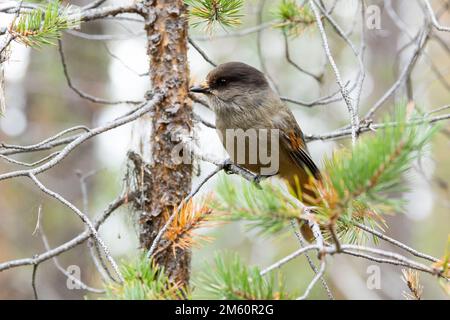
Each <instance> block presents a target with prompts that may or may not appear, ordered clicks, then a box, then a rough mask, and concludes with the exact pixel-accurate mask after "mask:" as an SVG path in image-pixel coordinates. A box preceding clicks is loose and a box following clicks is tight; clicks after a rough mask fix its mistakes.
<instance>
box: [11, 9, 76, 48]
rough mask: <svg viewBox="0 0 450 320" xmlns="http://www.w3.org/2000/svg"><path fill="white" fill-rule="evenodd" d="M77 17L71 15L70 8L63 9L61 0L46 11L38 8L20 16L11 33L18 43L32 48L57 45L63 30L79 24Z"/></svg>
mask: <svg viewBox="0 0 450 320" xmlns="http://www.w3.org/2000/svg"><path fill="white" fill-rule="evenodd" d="M79 22H80V21H79V20H78V19H77V18H76V15H73V14H72V15H70V17H69V7H65V8H61V4H60V0H53V1H51V2H49V3H48V5H47V7H46V8H45V9H43V8H40V7H37V8H36V9H33V10H31V11H29V12H24V13H21V14H20V15H19V18H18V20H16V19H15V20H14V21H13V23H12V24H11V25H10V27H9V30H8V31H9V32H10V33H11V35H12V36H13V37H14V39H15V40H16V41H18V42H21V43H23V44H25V45H27V46H31V47H41V46H43V45H55V44H56V40H58V39H60V37H61V32H62V31H63V30H66V29H69V28H73V27H75V26H77V25H78V24H79Z"/></svg>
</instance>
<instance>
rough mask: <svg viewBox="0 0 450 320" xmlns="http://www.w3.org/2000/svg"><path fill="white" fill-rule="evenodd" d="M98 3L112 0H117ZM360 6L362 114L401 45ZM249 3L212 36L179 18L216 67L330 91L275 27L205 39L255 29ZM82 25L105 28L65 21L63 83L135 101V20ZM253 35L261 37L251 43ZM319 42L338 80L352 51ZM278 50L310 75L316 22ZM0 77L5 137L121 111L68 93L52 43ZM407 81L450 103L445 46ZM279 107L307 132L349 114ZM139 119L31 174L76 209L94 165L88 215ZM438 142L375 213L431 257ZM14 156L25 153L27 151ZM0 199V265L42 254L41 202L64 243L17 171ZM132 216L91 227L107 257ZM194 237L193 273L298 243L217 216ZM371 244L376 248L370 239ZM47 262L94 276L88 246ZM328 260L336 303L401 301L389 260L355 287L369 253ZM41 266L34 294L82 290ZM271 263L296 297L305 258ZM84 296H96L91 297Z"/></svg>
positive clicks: (203, 140)
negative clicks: (38, 231)
mask: <svg viewBox="0 0 450 320" xmlns="http://www.w3.org/2000/svg"><path fill="white" fill-rule="evenodd" d="M1 2H2V1H1V0H0V3H1ZM88 2H89V1H87V0H86V1H76V0H74V1H70V3H71V4H74V5H79V6H81V5H84V4H86V3H88ZM108 2H109V3H119V2H120V0H110V1H108ZM122 2H124V3H127V2H128V1H126V0H124V1H122ZM278 3H279V1H266V3H265V6H264V10H263V14H262V21H263V22H269V21H272V20H274V19H276V8H277V4H278ZM391 3H392V6H393V8H394V10H395V11H396V12H397V14H398V15H399V16H400V17H401V18H402V19H403V21H405V22H406V24H407V26H408V28H409V29H410V30H411V34H415V33H416V32H417V30H418V29H419V27H420V25H421V23H422V22H423V13H422V11H421V9H420V7H419V6H417V4H416V2H415V1H409V0H408V1H407V0H393V1H391ZM367 4H368V5H369V4H376V5H379V6H380V8H381V20H380V21H381V29H379V30H376V29H375V30H368V31H367V34H366V36H367V44H368V48H367V52H366V55H367V56H366V66H367V70H368V74H367V76H366V77H367V78H366V81H365V84H364V89H363V96H362V101H361V108H362V110H361V114H364V113H365V112H366V111H367V110H368V109H369V108H370V107H371V106H372V105H373V103H374V102H375V101H376V100H377V99H378V98H379V96H380V95H381V94H382V93H384V92H385V91H386V90H387V89H388V88H389V87H390V86H391V84H392V83H393V82H394V81H395V80H396V79H397V77H398V75H399V72H400V70H401V66H402V62H403V61H404V59H406V57H408V56H409V54H410V53H411V51H410V50H408V49H407V50H404V51H402V53H401V54H399V53H398V49H399V48H400V47H402V46H403V45H404V44H405V43H406V42H407V41H409V38H408V37H407V35H405V34H403V33H402V32H401V30H400V29H399V28H398V27H397V26H396V24H395V23H394V22H393V20H392V19H391V18H390V17H389V15H388V14H387V13H386V10H385V9H384V7H383V1H367ZM433 4H434V7H435V9H436V11H439V10H440V11H441V12H442V10H444V11H443V13H441V17H440V21H441V22H442V23H443V24H445V25H449V24H450V9H449V8H450V1H444V0H439V1H434V3H433ZM260 6H261V1H257V0H252V1H245V6H244V10H243V12H242V13H243V14H244V16H243V17H242V21H243V24H242V25H241V26H239V27H237V28H230V29H226V30H223V29H221V28H218V29H217V30H215V31H214V32H213V36H212V37H209V36H207V34H206V33H205V31H204V30H203V29H202V28H192V27H191V36H192V37H193V38H194V39H195V38H196V37H198V38H204V39H198V40H197V41H196V42H197V44H198V45H199V46H200V47H201V48H202V49H203V50H204V51H205V52H207V53H208V56H209V57H211V58H212V59H213V60H214V61H215V62H216V63H222V62H227V61H242V62H246V63H248V64H250V65H253V66H254V67H257V68H259V69H263V68H265V69H266V70H267V73H268V74H270V76H271V78H272V79H273V81H274V83H276V84H277V87H278V88H279V90H280V92H281V95H282V96H288V97H291V98H294V99H301V100H303V101H310V100H314V99H316V98H317V97H320V96H323V95H326V94H329V93H332V92H334V91H335V90H336V83H335V81H334V77H333V76H332V73H331V70H330V69H329V68H327V69H326V70H327V71H326V76H325V79H327V80H326V82H325V83H324V84H319V83H318V82H317V81H315V80H314V79H313V78H311V77H309V76H307V75H305V74H302V73H299V72H298V71H297V70H296V69H295V68H293V67H292V66H291V65H290V64H289V63H287V61H286V58H285V47H284V46H285V43H284V38H283V34H282V32H281V30H280V29H279V28H276V27H270V28H265V29H263V30H261V32H260V33H250V34H246V35H242V36H238V37H215V36H214V35H217V34H219V35H224V34H227V33H233V32H236V31H237V30H239V29H245V28H247V27H251V26H254V25H256V24H258V23H259V22H258V21H259V19H260V17H259V16H258V10H259V8H260ZM357 7H358V1H357V0H343V1H340V2H339V4H338V6H337V7H336V9H335V11H334V17H335V19H336V20H337V22H338V23H339V24H341V25H342V26H343V27H344V28H345V30H347V29H349V28H350V27H351V23H352V21H353V17H354V16H355V15H357V14H358V13H357V11H356V10H357ZM9 19H10V16H6V15H2V14H1V13H0V26H6V25H8V23H9V22H10V20H9ZM80 31H81V32H83V33H87V34H96V35H98V34H102V35H112V37H111V38H108V36H106V37H100V39H97V38H95V37H94V39H84V38H82V37H80V36H78V35H77V34H76V33H77V31H74V30H69V31H68V32H64V33H63V37H62V40H63V46H64V51H65V54H66V60H67V65H68V70H69V72H70V74H71V78H72V81H73V82H74V83H75V84H76V85H77V86H78V87H80V88H82V89H83V90H84V91H86V92H89V93H91V94H92V95H95V96H99V97H105V98H107V99H111V100H114V99H131V100H140V99H142V97H143V96H144V94H145V92H146V91H147V90H148V89H149V81H148V77H147V76H145V75H143V74H145V73H146V72H147V69H148V57H147V55H146V38H145V35H144V32H143V26H142V23H139V22H131V21H129V22H127V21H120V22H117V21H113V20H108V19H105V20H102V21H101V22H98V21H97V22H90V23H86V24H83V27H82V30H80ZM358 32H359V31H358ZM259 37H260V38H259ZM440 37H442V38H443V39H444V41H445V43H444V46H447V50H448V46H449V44H450V34H448V33H441V34H440ZM103 38H104V39H103ZM258 38H259V40H258ZM105 39H106V40H105ZM100 40H103V41H100ZM258 41H260V44H261V46H260V49H258ZM330 41H331V47H332V51H333V54H334V57H335V58H336V60H337V63H338V65H339V66H340V68H341V71H342V73H343V75H344V76H345V77H346V78H348V77H350V76H354V75H355V74H356V72H357V71H358V66H357V63H356V62H355V59H354V57H353V54H352V52H351V51H350V50H349V49H348V47H346V46H345V45H344V43H343V42H342V41H340V40H337V39H336V38H331V39H330ZM289 46H290V55H291V57H292V59H293V60H295V61H296V63H298V64H299V65H300V66H302V67H303V68H304V69H306V70H308V71H311V72H312V73H315V74H319V73H320V72H321V71H322V69H323V67H324V65H325V64H326V57H325V55H324V54H323V48H322V45H321V41H320V36H319V33H318V31H317V29H316V28H315V27H311V28H306V29H305V30H303V31H302V32H301V33H300V34H298V35H296V36H290V37H289ZM259 50H260V52H259V53H258V51H259ZM261 56H262V57H263V58H264V60H263V61H261ZM429 57H432V60H433V63H434V65H435V67H436V68H438V69H439V70H440V71H441V73H442V75H443V78H438V77H437V76H436V73H434V72H433V71H432V68H431V67H430V63H429ZM189 62H190V68H191V78H192V82H198V81H200V80H201V79H203V78H204V77H205V75H206V74H207V73H208V71H209V70H210V69H211V66H210V65H209V64H208V63H207V62H205V60H204V59H203V58H202V57H201V56H200V55H199V54H198V52H197V51H196V50H194V49H193V48H190V50H189ZM262 63H263V65H262ZM5 77H6V102H7V109H6V113H5V114H4V115H3V116H2V117H1V118H0V141H1V142H4V143H9V144H30V143H34V142H37V141H40V140H42V139H44V138H45V137H48V136H51V135H52V134H55V133H57V132H59V131H61V130H63V129H64V128H67V127H71V126H75V125H81V124H82V125H86V126H88V127H92V126H95V125H96V124H99V123H104V122H105V121H107V120H108V119H113V118H115V117H117V116H118V115H120V114H122V113H123V112H126V111H127V110H128V108H130V107H129V106H127V105H111V106H108V105H100V104H93V103H90V102H87V101H86V100H83V99H81V98H80V97H79V96H77V95H76V94H75V93H74V92H73V91H71V90H70V89H69V87H68V86H67V83H66V79H65V77H64V74H63V69H62V66H61V63H60V57H59V54H58V51H57V48H56V47H54V46H45V47H43V48H41V49H39V50H34V49H30V48H29V47H26V46H24V45H21V44H17V43H14V44H13V46H12V51H11V58H10V60H9V61H8V62H7V63H6V65H5ZM412 79H413V83H414V91H413V92H414V100H415V101H416V104H417V106H418V107H420V108H422V109H423V110H425V111H426V110H431V109H433V108H436V107H439V106H443V105H446V104H448V103H449V101H450V54H449V52H448V51H446V50H445V48H443V45H442V43H439V42H437V41H433V40H432V41H430V43H429V45H428V47H427V55H426V56H424V55H422V56H421V57H420V58H419V61H418V65H417V67H416V68H415V71H414V73H413V75H412ZM404 97H405V93H404V91H399V92H398V94H397V97H396V98H395V99H397V100H398V101H402V100H404ZM395 99H391V100H390V101H389V102H388V103H387V104H386V106H384V107H383V112H381V113H380V114H382V113H385V112H388V110H392V107H393V105H394V100H395ZM290 107H291V108H292V110H293V112H294V114H295V116H296V117H297V120H298V122H299V123H300V125H301V126H302V129H303V131H304V132H305V133H306V134H320V133H324V132H330V131H333V130H334V129H337V128H339V127H342V126H343V125H346V124H347V123H348V113H347V110H346V107H345V105H344V103H343V102H342V101H340V102H337V103H332V104H329V105H324V106H320V105H319V106H314V107H302V106H298V105H294V104H292V105H291V104H290ZM195 108H196V110H197V112H198V113H199V114H200V115H202V116H203V117H204V118H205V119H209V120H210V121H212V122H213V119H214V118H213V117H214V116H213V114H212V112H211V111H209V110H208V109H206V108H204V107H202V106H200V105H195ZM145 121H148V118H145V117H144V118H142V119H140V120H139V121H138V122H137V123H135V124H131V125H126V126H124V127H121V128H118V129H115V130H113V131H110V132H107V133H105V134H103V135H101V136H99V137H97V138H95V139H93V140H91V141H89V142H88V143H86V144H84V145H83V146H82V147H81V149H79V150H78V151H77V152H74V153H72V154H71V155H69V157H68V158H67V159H65V160H64V161H63V162H62V163H61V164H60V165H59V166H58V167H56V168H55V169H54V170H51V171H49V172H47V173H45V174H44V175H43V176H42V181H43V182H45V183H46V184H47V185H49V186H51V187H52V188H53V189H55V190H58V191H59V192H60V193H61V194H63V195H64V196H65V197H67V198H68V199H69V200H70V201H72V202H73V203H75V204H77V205H78V206H79V207H81V206H82V193H81V184H80V174H81V175H85V174H89V173H93V174H92V175H91V176H89V178H87V180H86V181H87V187H88V194H89V215H90V216H91V217H93V216H95V215H96V214H98V213H99V212H100V211H101V210H102V209H103V208H104V207H105V205H106V204H107V203H108V202H109V201H110V200H112V199H114V197H115V196H116V195H117V194H119V193H120V191H121V189H122V187H123V177H124V173H125V171H126V153H127V150H129V149H136V147H137V146H136V141H137V140H136V136H137V135H138V131H139V130H142V127H145V125H144V126H143V125H142V123H143V122H144V123H145ZM196 129H197V130H198V131H197V132H198V134H199V139H200V145H201V147H202V148H203V149H205V151H206V152H208V153H215V154H217V155H220V156H222V155H224V151H223V150H222V147H221V144H220V143H219V140H218V138H217V137H216V134H215V132H214V130H213V129H210V128H206V127H204V126H202V125H200V124H198V125H197V127H196ZM347 144H349V139H346V140H336V141H314V142H311V143H309V148H310V151H311V153H312V157H313V159H314V160H315V162H316V163H318V164H319V165H320V164H321V159H322V158H323V156H324V155H325V154H331V152H332V151H333V150H334V149H335V148H337V147H339V146H340V145H347ZM449 150H450V127H449V124H448V123H445V122H444V123H443V128H442V131H441V133H439V134H438V135H436V136H435V138H434V140H433V143H432V146H431V152H430V153H429V156H427V157H425V158H423V159H421V161H420V163H419V162H418V163H416V164H415V166H414V170H411V171H410V172H409V173H408V175H407V176H406V177H405V183H406V184H407V185H408V186H409V188H410V190H411V191H410V192H408V193H406V194H404V198H405V199H406V200H407V201H408V203H407V206H406V210H405V212H403V213H400V212H399V213H398V214H396V215H393V216H389V217H387V218H386V219H387V224H388V225H389V229H388V230H387V234H389V235H390V236H392V237H393V238H395V239H398V240H400V241H402V242H404V243H407V244H409V245H410V246H412V247H414V248H416V249H418V250H419V251H422V252H426V253H428V254H430V255H433V256H436V257H440V256H442V254H443V253H444V251H445V243H446V240H447V236H448V233H449V226H450V189H449V188H450V187H449V183H450V152H449ZM21 159H22V160H27V159H29V158H27V156H25V157H22V158H21ZM12 168H13V165H11V164H9V163H7V162H3V161H1V162H0V172H6V171H9V170H11V169H12ZM212 168H213V167H212V166H211V165H209V164H204V163H201V166H200V167H199V168H198V170H196V171H197V173H198V174H199V176H197V177H195V178H194V181H193V185H196V182H197V181H199V179H201V177H204V175H205V174H206V173H207V172H209V171H210V170H211V169H212ZM236 179H240V178H238V177H236ZM216 182H217V179H216V178H214V179H212V180H211V181H209V182H208V184H207V186H206V188H205V189H203V190H202V192H201V194H200V195H198V196H200V197H201V196H202V195H205V194H206V193H208V192H214V186H215V184H216ZM0 204H1V209H0V261H7V260H11V259H16V258H21V257H31V256H33V255H34V254H36V253H38V252H42V251H44V249H45V248H44V246H43V244H42V241H41V239H40V237H39V236H34V235H33V234H32V233H33V230H34V228H35V225H36V220H37V214H38V208H39V206H40V205H42V214H43V216H42V227H43V229H44V230H45V232H46V234H47V237H48V238H49V242H50V245H51V246H55V245H57V244H59V243H62V242H64V241H66V240H68V239H70V238H71V237H73V236H75V235H76V234H78V233H79V232H80V231H81V230H82V229H83V228H84V227H83V225H82V223H81V222H80V221H79V219H78V218H77V217H75V216H74V215H72V214H69V213H67V209H66V208H64V207H63V206H61V205H60V204H58V203H56V202H54V201H49V200H48V199H45V197H44V196H43V194H42V193H41V192H39V191H38V189H37V188H36V187H35V186H34V185H33V184H32V183H30V182H29V181H27V180H26V179H24V178H23V179H14V180H8V181H7V182H1V183H0ZM135 218H136V217H134V216H133V214H131V211H129V210H127V209H126V208H125V209H121V210H119V211H118V212H115V213H114V214H113V216H112V217H111V218H110V219H109V220H108V221H107V222H106V223H105V224H104V225H103V227H102V228H101V229H100V234H101V236H102V237H103V239H105V241H106V243H107V244H108V245H109V247H110V248H111V250H112V253H113V255H114V256H115V257H116V258H117V260H118V261H121V259H123V260H126V259H130V258H132V257H134V256H136V254H137V253H138V249H139V248H138V247H139V243H138V238H137V230H135V227H134V219H135ZM202 233H204V234H207V235H208V236H211V237H213V240H212V241H211V242H207V243H204V244H203V245H201V246H200V247H196V248H194V251H193V272H194V273H195V274H201V273H202V269H203V268H205V267H206V265H205V262H208V261H212V258H213V255H214V252H216V251H217V250H224V249H225V250H228V251H235V252H238V253H239V255H240V256H241V257H242V258H243V259H244V261H246V262H248V263H249V264H256V265H260V266H267V265H269V264H270V263H271V262H273V261H274V260H276V259H279V258H281V257H283V256H285V255H287V254H289V253H290V252H292V251H293V250H295V249H297V248H298V243H297V241H296V239H295V237H294V235H293V234H291V233H289V232H287V233H286V234H285V235H284V236H282V237H278V238H276V237H271V238H268V237H260V236H257V235H256V234H255V233H253V232H247V231H246V229H245V224H244V223H229V224H224V225H223V224H221V225H217V226H214V227H210V228H207V229H204V230H202ZM436 244H439V245H436ZM380 246H381V247H383V246H388V245H387V244H385V243H380ZM59 260H60V263H61V264H62V266H64V267H67V266H70V265H77V266H79V267H80V268H81V272H82V273H81V277H82V280H83V281H84V282H86V283H88V284H90V285H92V286H99V285H101V278H100V277H99V275H98V273H97V272H96V269H95V267H94V265H93V263H92V261H91V258H90V256H89V253H88V249H87V248H86V244H83V245H81V246H78V247H77V248H75V249H74V250H72V251H70V252H68V253H65V254H63V255H62V256H60V257H59ZM329 263H330V264H329V266H328V269H327V274H326V279H327V280H328V283H329V285H330V286H331V288H332V291H333V292H334V294H335V297H336V298H340V299H400V298H402V292H403V291H404V290H405V284H404V282H403V281H402V280H401V277H400V275H401V273H400V272H399V271H400V270H399V267H394V266H390V265H380V268H381V289H379V290H370V289H369V288H367V285H366V280H367V277H368V275H369V274H368V273H367V270H368V269H367V268H368V266H369V265H370V264H371V263H370V262H368V261H366V260H361V259H355V258H352V257H349V256H334V257H333V259H331V260H330V262H329ZM44 266H45V267H40V268H39V270H38V278H37V279H38V288H39V293H40V297H41V298H46V299H82V298H83V297H84V296H86V295H87V293H86V292H85V291H83V290H69V289H68V288H67V287H66V278H65V277H64V275H63V274H62V273H60V272H59V271H58V270H57V269H56V267H55V266H54V264H53V263H52V261H47V262H45V264H44ZM31 270H32V267H30V266H26V267H21V268H14V269H11V270H7V271H4V272H1V273H0V299H19V298H32V297H33V292H32V288H31V285H30V278H31ZM282 270H283V272H284V274H285V277H286V279H288V281H287V285H288V289H289V290H295V291H297V292H303V291H304V289H305V288H306V286H307V285H308V283H309V279H310V278H311V277H312V271H311V269H310V268H309V266H308V265H307V262H306V259H305V258H304V257H302V258H300V259H298V260H296V261H295V262H293V263H290V264H287V265H286V266H284V267H283V269H282ZM421 279H422V284H423V285H424V296H425V297H427V298H437V299H442V298H444V297H445V295H444V293H443V292H442V290H441V288H439V286H438V284H437V283H436V281H433V279H432V277H431V276H430V275H427V274H421ZM194 280H195V279H194ZM195 295H196V296H198V297H203V298H207V297H208V296H207V295H205V293H202V292H195ZM88 296H90V297H91V298H94V297H95V295H92V294H89V295H88ZM311 298H318V299H324V298H326V295H325V292H324V291H323V288H322V287H321V286H320V285H317V286H316V287H315V289H314V290H313V292H312V295H311Z"/></svg>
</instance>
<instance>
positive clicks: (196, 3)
mask: <svg viewBox="0 0 450 320" xmlns="http://www.w3.org/2000/svg"><path fill="white" fill-rule="evenodd" d="M185 3H186V4H187V5H189V15H190V17H191V18H192V26H194V27H197V26H199V25H202V24H206V29H207V30H208V31H211V30H212V28H213V26H214V24H216V23H218V24H219V25H221V26H223V27H233V26H237V25H239V24H241V20H240V18H241V17H242V16H243V15H242V14H240V13H239V12H240V10H241V9H242V7H243V5H244V1H243V0H185Z"/></svg>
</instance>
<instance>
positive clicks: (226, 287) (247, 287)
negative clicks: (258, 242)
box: [199, 254, 292, 300]
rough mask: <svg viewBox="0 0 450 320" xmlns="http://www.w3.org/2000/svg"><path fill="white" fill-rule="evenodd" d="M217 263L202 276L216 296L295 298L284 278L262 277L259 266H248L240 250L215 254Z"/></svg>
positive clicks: (244, 298)
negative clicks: (243, 260)
mask: <svg viewBox="0 0 450 320" xmlns="http://www.w3.org/2000/svg"><path fill="white" fill-rule="evenodd" d="M214 262H215V264H214V266H208V267H207V268H206V269H207V272H206V274H205V275H204V276H203V277H202V278H201V279H200V280H199V282H200V285H201V286H202V287H203V289H204V290H206V291H207V292H209V293H211V294H212V295H213V296H214V297H215V298H217V299H227V300H285V299H292V297H291V295H290V294H288V293H286V292H285V288H284V283H283V281H282V279H280V278H279V279H278V281H276V279H275V276H274V275H273V274H271V275H270V276H266V277H263V276H262V275H260V273H261V270H260V269H259V268H258V267H248V266H246V265H245V264H244V263H243V262H242V261H241V260H240V258H239V256H238V255H237V254H229V255H226V257H225V258H224V255H223V254H216V256H215V261H214Z"/></svg>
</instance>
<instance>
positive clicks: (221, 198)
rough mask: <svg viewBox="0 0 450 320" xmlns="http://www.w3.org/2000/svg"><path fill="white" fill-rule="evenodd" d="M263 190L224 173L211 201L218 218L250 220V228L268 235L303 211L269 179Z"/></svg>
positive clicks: (248, 226) (287, 225)
mask: <svg viewBox="0 0 450 320" xmlns="http://www.w3.org/2000/svg"><path fill="white" fill-rule="evenodd" d="M261 187H262V190H261V189H258V188H257V187H256V186H254V185H253V184H250V183H236V182H235V181H231V179H230V178H228V177H226V176H225V175H222V178H221V179H220V181H219V184H218V187H217V189H216V192H217V199H216V201H214V202H213V203H212V207H213V209H214V211H215V212H216V213H219V215H218V218H217V219H219V220H224V221H240V220H244V221H246V222H247V224H246V227H247V228H248V229H251V230H253V229H256V230H257V231H258V232H259V234H261V235H264V236H267V235H272V234H278V233H280V232H282V231H285V230H287V228H288V227H289V223H290V220H292V219H298V218H299V215H300V210H299V209H298V208H297V207H296V205H295V204H294V203H293V202H292V199H288V198H287V197H286V196H285V195H284V194H283V192H282V191H281V190H280V189H279V187H277V186H275V185H272V184H271V183H270V182H269V181H264V182H262V183H261Z"/></svg>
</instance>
